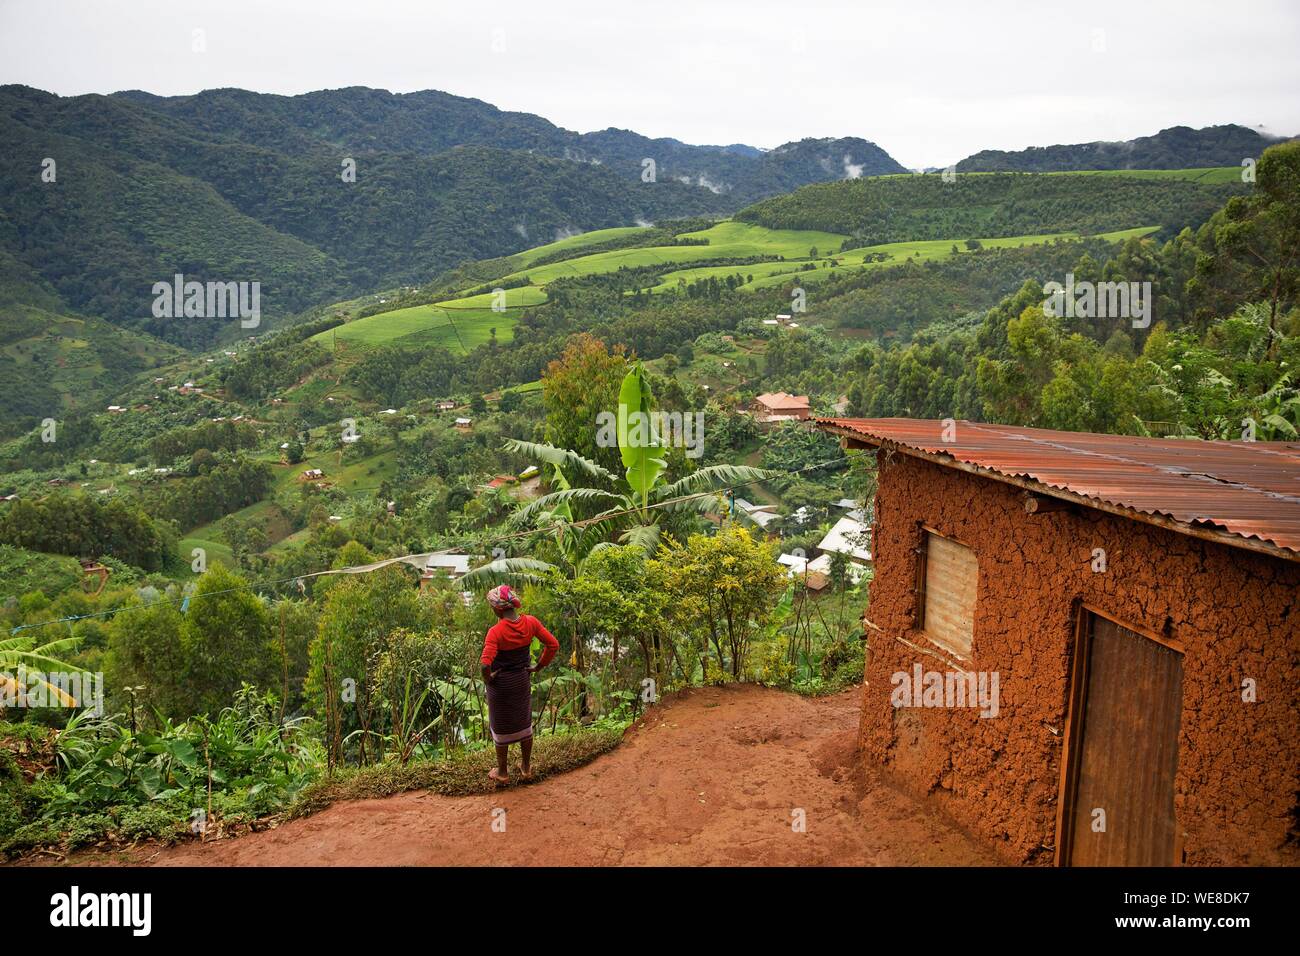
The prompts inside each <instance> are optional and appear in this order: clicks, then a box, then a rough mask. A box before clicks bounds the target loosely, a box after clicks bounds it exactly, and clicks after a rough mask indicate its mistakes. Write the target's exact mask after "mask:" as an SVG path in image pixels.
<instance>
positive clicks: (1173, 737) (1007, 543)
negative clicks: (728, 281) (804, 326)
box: [817, 419, 1300, 865]
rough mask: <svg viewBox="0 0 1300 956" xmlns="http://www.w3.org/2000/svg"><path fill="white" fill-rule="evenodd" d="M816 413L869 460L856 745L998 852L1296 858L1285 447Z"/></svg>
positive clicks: (1067, 858)
mask: <svg viewBox="0 0 1300 956" xmlns="http://www.w3.org/2000/svg"><path fill="white" fill-rule="evenodd" d="M817 425H818V427H820V428H821V429H823V430H825V431H827V432H830V433H832V434H835V435H839V436H840V437H841V439H842V442H843V443H844V444H845V445H846V447H851V448H863V449H874V450H875V458H876V462H877V467H878V481H879V485H878V487H879V491H878V493H877V496H876V504H875V533H874V539H873V545H874V547H873V551H874V555H873V556H874V558H875V571H876V573H875V579H874V581H873V583H872V585H871V600H870V604H869V605H868V609H867V612H866V615H865V616H864V626H865V634H864V636H865V638H866V639H867V642H868V650H867V664H866V681H865V683H864V689H863V707H862V718H861V725H860V745H861V748H862V751H863V753H864V756H865V758H866V759H867V760H869V761H870V762H873V763H875V764H877V765H882V766H883V767H884V768H885V769H886V772H887V774H888V775H889V776H890V777H892V778H894V779H895V780H896V781H897V782H899V783H900V784H902V785H903V786H905V787H906V788H908V789H911V790H913V791H916V792H920V793H924V794H928V795H930V797H932V798H933V799H934V800H935V801H937V803H938V804H939V805H940V806H941V808H942V809H943V810H945V811H946V812H947V813H948V814H949V815H950V816H951V817H953V818H955V819H956V820H957V821H958V822H959V823H960V824H962V825H963V826H964V827H965V828H966V829H968V830H969V831H971V832H972V833H974V834H976V835H978V836H979V837H981V838H983V839H984V840H987V841H988V842H989V843H990V844H992V845H993V846H994V847H995V848H996V849H997V851H998V852H999V854H1000V855H1001V856H1002V857H1004V858H1005V859H1006V860H1008V861H1010V862H1014V863H1024V864H1038V865H1052V864H1056V865H1124V864H1130V865H1133V864H1145V865H1171V864H1189V865H1225V864H1291V865H1294V864H1296V863H1297V862H1300V851H1298V849H1297V844H1296V835H1295V831H1296V826H1297V803H1296V791H1297V776H1298V770H1300V443H1296V442H1195V441H1182V440H1176V439H1147V438H1126V437H1118V436H1110V435H1091V434H1086V433H1072V432H1056V431H1045V430H1040V429H1032V428H1014V427H1009V426H1002V425H986V424H975V423H971V422H965V421H958V422H951V421H948V422H938V421H914V420H908V419H818V420H817ZM945 425H947V426H948V427H947V429H945ZM945 439H947V440H945ZM935 675H938V676H937V677H936V676H935ZM972 699H974V703H975V706H970V704H971V703H972Z"/></svg>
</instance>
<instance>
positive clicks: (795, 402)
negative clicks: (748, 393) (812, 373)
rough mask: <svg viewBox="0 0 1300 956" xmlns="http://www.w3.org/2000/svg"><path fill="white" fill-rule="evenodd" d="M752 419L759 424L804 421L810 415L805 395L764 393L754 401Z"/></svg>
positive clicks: (809, 406)
mask: <svg viewBox="0 0 1300 956" xmlns="http://www.w3.org/2000/svg"><path fill="white" fill-rule="evenodd" d="M753 409H754V418H755V419H757V420H758V421H760V422H794V421H798V422H801V421H806V420H807V419H808V416H809V415H811V414H812V406H811V405H810V404H809V402H808V396H807V395H790V394H788V393H786V392H764V393H763V394H762V395H760V396H758V397H757V398H756V399H754V405H753Z"/></svg>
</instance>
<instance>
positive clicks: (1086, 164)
mask: <svg viewBox="0 0 1300 956" xmlns="http://www.w3.org/2000/svg"><path fill="white" fill-rule="evenodd" d="M1278 141H1279V140H1278V139H1277V138H1275V137H1270V136H1265V135H1263V134H1261V133H1258V132H1256V131H1255V130H1253V129H1248V128H1247V127H1245V126H1237V125H1236V124H1232V123H1230V124H1227V125H1225V126H1207V127H1205V128H1204V129H1191V128H1190V127H1187V126H1171V127H1170V128H1169V129H1162V130H1161V131H1160V132H1158V133H1156V134H1155V135H1154V136H1139V137H1138V138H1137V139H1130V140H1125V141H1123V142H1118V143H1105V142H1097V143H1076V144H1074V145H1072V146H1031V147H1029V148H1028V149H1022V150H1019V151H1014V150H1001V149H985V150H981V151H980V152H978V153H976V154H975V155H973V156H968V157H966V158H965V159H963V160H962V161H961V162H959V163H958V164H957V172H959V173H980V172H1022V173H1049V172H1061V171H1064V170H1077V169H1199V168H1204V167H1207V166H1240V165H1241V162H1242V160H1244V159H1256V160H1257V159H1259V155H1260V153H1262V152H1263V151H1264V150H1265V149H1266V148H1267V147H1268V146H1270V145H1272V144H1273V143H1275V142H1278Z"/></svg>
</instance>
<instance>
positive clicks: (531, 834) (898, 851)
mask: <svg viewBox="0 0 1300 956" xmlns="http://www.w3.org/2000/svg"><path fill="white" fill-rule="evenodd" d="M860 693H861V692H860V690H850V691H846V692H845V693H843V694H839V695H837V696H835V697H830V698H824V699H820V700H810V699H807V698H803V697H798V696H796V695H794V694H787V693H782V692H779V691H774V690H767V689H764V688H760V687H754V686H740V687H727V688H707V689H701V690H696V691H691V692H690V693H688V694H686V695H684V696H682V697H679V698H677V699H675V700H673V701H671V702H668V703H665V704H664V705H662V706H661V707H658V708H656V709H655V711H654V712H653V716H651V717H649V718H648V719H647V720H646V721H644V722H643V723H641V724H638V725H637V726H636V727H634V728H633V729H632V730H631V731H630V732H629V733H628V736H627V739H626V740H625V741H624V742H623V743H622V744H621V745H620V746H619V747H618V748H617V749H615V750H614V751H612V752H611V753H609V754H606V755H605V756H602V757H600V758H598V759H597V760H595V761H593V762H592V763H590V764H588V765H587V766H585V767H581V768H579V769H577V770H574V771H572V772H571V773H568V774H564V775H561V776H558V777H553V778H550V779H548V780H544V781H541V782H539V783H537V784H535V785H532V786H523V787H514V788H511V789H508V790H503V791H500V792H498V793H495V794H490V795H486V796H473V797H440V796H437V795H434V794H429V793H425V792H415V793H407V794H400V795H398V796H395V797H390V798H387V799H378V800H360V801H355V802H350V803H342V804H336V805H334V806H332V807H330V808H329V809H327V810H324V811H322V812H321V813H318V814H316V815H314V816H311V817H307V818H305V819H301V820H294V821H291V822H289V823H286V824H284V825H283V826H280V827H278V828H277V829H274V830H268V831H264V832H260V833H254V834H250V835H247V836H243V837H239V838H237V839H232V840H224V841H220V842H217V843H209V844H207V845H202V844H197V843H189V844H183V845H180V846H176V847H172V848H170V849H165V850H161V851H159V850H157V848H153V849H150V850H147V851H145V850H141V851H135V852H133V853H132V854H130V856H129V859H131V860H132V861H133V862H141V863H150V864H152V865H160V866H166V865H182V866H184V865H234V866H256V865H280V866H296V865H330V864H351V865H367V864H379V865H447V864H452V865H459V864H470V865H493V864H496V865H519V864H523V865H575V864H576V865H584V864H586V865H615V864H622V865H655V864H658V865H727V864H767V865H793V864H799V865H836V864H857V865H862V864H868V865H910V864H920V865H943V864H949V865H958V864H973V865H981V864H985V865H987V864H993V863H995V862H996V861H995V859H994V858H993V857H992V855H991V854H990V853H989V852H988V851H986V850H984V849H982V848H981V847H979V846H978V845H976V844H975V843H974V842H973V841H971V840H970V839H968V838H967V837H966V836H964V835H963V834H961V833H960V832H958V831H957V830H955V829H954V828H953V827H952V826H951V825H949V824H947V823H946V822H944V821H943V820H942V818H940V817H938V816H937V815H936V814H935V813H934V812H933V811H931V810H929V809H928V808H926V807H924V806H923V805H922V804H920V803H918V802H917V801H916V800H914V799H912V798H910V797H908V796H906V795H904V794H902V793H899V792H897V791H895V790H894V789H892V788H891V787H889V786H887V785H886V784H884V783H882V782H880V781H879V780H878V779H876V778H874V777H873V776H872V775H870V774H867V773H864V772H863V771H862V770H860V769H857V767H856V760H855V750H854V737H855V734H856V728H857V720H858V700H859V695H860ZM796 809H802V810H803V811H804V817H805V819H806V822H807V829H806V832H803V833H799V832H795V831H794V830H793V829H792V826H791V823H792V820H793V819H794V817H793V816H792V811H793V810H796ZM502 810H504V812H505V813H504V820H505V831H504V832H496V831H494V830H493V821H494V820H498V821H499V820H500V819H501V813H500V811H502ZM73 862H75V859H74V861H73ZM105 862H107V861H105ZM114 862H124V861H123V860H122V859H121V857H120V856H119V857H118V859H117V860H116V861H114Z"/></svg>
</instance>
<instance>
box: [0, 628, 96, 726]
mask: <svg viewBox="0 0 1300 956" xmlns="http://www.w3.org/2000/svg"><path fill="white" fill-rule="evenodd" d="M22 630H23V628H21V627H16V628H14V629H13V630H12V631H10V632H9V633H8V634H7V635H5V636H4V637H0V701H4V700H6V699H15V698H17V697H19V696H20V695H22V694H25V693H27V692H28V691H29V690H31V689H32V688H34V687H36V686H40V687H43V688H44V689H45V691H46V693H47V694H48V695H49V696H50V698H51V699H57V700H58V701H59V703H60V704H61V705H62V706H64V707H76V706H78V701H76V700H74V699H73V698H72V697H71V696H70V695H68V694H67V693H66V692H65V691H64V690H63V689H62V688H60V687H58V686H56V685H54V684H51V683H50V682H49V681H47V680H45V679H44V678H43V677H42V676H41V675H42V674H46V673H49V672H50V671H74V670H76V669H77V668H75V667H73V666H72V665H71V664H67V663H64V662H63V661H61V660H59V658H58V657H57V656H56V655H58V654H63V653H65V652H67V651H71V650H75V649H76V647H77V645H78V644H79V643H80V640H79V639H78V638H75V637H71V636H69V637H59V638H55V639H53V640H50V641H46V642H45V643H43V644H42V643H39V642H38V639H37V638H36V636H35V634H32V635H23V634H21V633H20V632H21V631H22ZM35 633H40V632H39V631H36V632H35ZM3 706H4V705H3V703H0V710H2V709H3Z"/></svg>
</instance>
